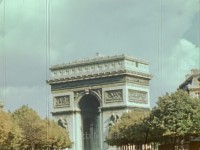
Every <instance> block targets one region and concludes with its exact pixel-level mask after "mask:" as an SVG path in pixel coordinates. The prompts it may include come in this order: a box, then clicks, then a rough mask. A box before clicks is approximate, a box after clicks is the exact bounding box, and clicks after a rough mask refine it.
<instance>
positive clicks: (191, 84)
mask: <svg viewBox="0 0 200 150" xmlns="http://www.w3.org/2000/svg"><path fill="white" fill-rule="evenodd" d="M179 89H183V90H186V91H187V92H188V93H189V94H190V96H191V97H193V98H195V97H196V98H200V69H192V70H191V73H190V74H187V75H186V79H185V81H184V82H183V83H182V84H181V85H180V86H179Z"/></svg>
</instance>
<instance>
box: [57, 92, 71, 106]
mask: <svg viewBox="0 0 200 150" xmlns="http://www.w3.org/2000/svg"><path fill="white" fill-rule="evenodd" d="M64 106H70V96H69V95H65V96H57V97H54V107H64Z"/></svg>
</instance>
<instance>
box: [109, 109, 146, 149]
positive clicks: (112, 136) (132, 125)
mask: <svg viewBox="0 0 200 150" xmlns="http://www.w3.org/2000/svg"><path fill="white" fill-rule="evenodd" d="M148 114H149V111H148V110H134V111H131V112H128V113H124V114H123V115H122V116H121V118H120V120H119V121H118V122H117V123H116V124H115V125H113V126H112V127H111V128H110V129H109V132H108V136H107V140H106V142H107V143H108V144H109V145H116V146H122V145H128V144H142V143H144V142H145V139H146V135H147V132H148V129H147V127H146V126H145V124H144V122H145V121H144V119H145V117H147V116H148Z"/></svg>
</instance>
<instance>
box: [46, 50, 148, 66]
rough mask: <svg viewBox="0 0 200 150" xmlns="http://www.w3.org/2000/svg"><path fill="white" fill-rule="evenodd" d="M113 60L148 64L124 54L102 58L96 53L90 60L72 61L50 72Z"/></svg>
mask: <svg viewBox="0 0 200 150" xmlns="http://www.w3.org/2000/svg"><path fill="white" fill-rule="evenodd" d="M115 60H130V61H134V62H139V63H141V64H146V65H148V64H149V63H148V62H147V61H145V60H141V59H138V58H136V57H133V56H128V55H125V54H121V55H113V56H103V55H100V54H99V53H97V55H96V56H95V57H93V58H90V59H82V60H78V61H72V62H68V63H63V64H56V65H52V66H51V68H50V70H57V69H62V68H66V67H75V66H82V65H87V64H94V63H95V64H98V63H102V62H109V61H115Z"/></svg>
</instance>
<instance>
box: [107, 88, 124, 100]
mask: <svg viewBox="0 0 200 150" xmlns="http://www.w3.org/2000/svg"><path fill="white" fill-rule="evenodd" d="M104 95H105V102H106V103H113V102H119V101H123V91H122V89H118V90H110V91H105V93H104Z"/></svg>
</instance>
